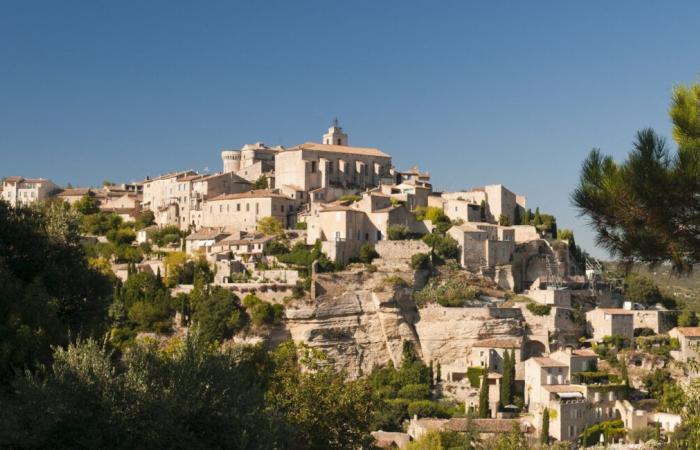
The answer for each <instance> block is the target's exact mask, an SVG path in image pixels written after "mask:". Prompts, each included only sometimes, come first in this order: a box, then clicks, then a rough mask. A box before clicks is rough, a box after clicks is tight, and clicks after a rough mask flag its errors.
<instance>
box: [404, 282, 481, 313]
mask: <svg viewBox="0 0 700 450" xmlns="http://www.w3.org/2000/svg"><path fill="white" fill-rule="evenodd" d="M479 295H481V289H480V288H479V287H477V286H474V285H473V284H471V282H470V281H469V280H467V279H465V278H462V277H450V278H448V279H447V280H444V281H437V280H431V282H430V283H428V285H426V286H425V287H423V289H421V290H420V291H418V292H416V293H415V294H414V298H415V300H416V304H418V306H423V305H427V304H430V303H438V304H439V305H441V306H446V307H462V306H465V305H468V304H469V303H470V302H471V301H472V300H475V299H477V298H478V297H479Z"/></svg>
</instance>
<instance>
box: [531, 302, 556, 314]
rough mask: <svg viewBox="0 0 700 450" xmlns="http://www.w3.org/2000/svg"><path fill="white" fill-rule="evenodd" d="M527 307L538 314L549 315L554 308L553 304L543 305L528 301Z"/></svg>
mask: <svg viewBox="0 0 700 450" xmlns="http://www.w3.org/2000/svg"><path fill="white" fill-rule="evenodd" d="M527 309H528V311H530V312H531V313H532V314H534V315H536V316H548V315H549V313H550V311H551V310H552V305H542V304H540V303H535V302H532V303H528V304H527Z"/></svg>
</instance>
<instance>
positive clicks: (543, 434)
mask: <svg viewBox="0 0 700 450" xmlns="http://www.w3.org/2000/svg"><path fill="white" fill-rule="evenodd" d="M540 444H543V445H547V444H549V409H548V408H545V409H544V411H542V427H541V428H540Z"/></svg>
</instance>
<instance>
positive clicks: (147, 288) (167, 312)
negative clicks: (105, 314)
mask: <svg viewBox="0 0 700 450" xmlns="http://www.w3.org/2000/svg"><path fill="white" fill-rule="evenodd" d="M114 302H119V303H121V304H122V305H123V307H124V309H125V311H126V318H128V321H126V323H125V324H124V325H123V326H125V327H127V328H131V329H134V330H138V331H156V332H165V331H167V330H168V329H169V328H170V323H171V315H172V313H173V311H174V308H173V302H172V299H171V297H170V292H169V291H168V289H167V288H166V287H165V286H164V285H163V284H162V282H160V281H159V280H158V277H157V276H156V275H153V274H152V273H147V272H142V273H135V274H131V275H129V278H128V279H127V280H126V282H125V283H124V286H123V287H122V288H121V289H120V290H119V291H118V292H115V298H114Z"/></svg>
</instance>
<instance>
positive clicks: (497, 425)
mask: <svg viewBox="0 0 700 450" xmlns="http://www.w3.org/2000/svg"><path fill="white" fill-rule="evenodd" d="M513 425H516V426H518V428H519V427H520V422H519V421H518V420H515V419H469V418H463V417H459V418H454V419H449V420H448V421H447V422H446V423H445V424H444V425H443V426H442V429H443V430H450V431H468V430H469V429H470V428H471V429H474V430H476V431H477V432H479V433H507V432H509V431H512V430H513Z"/></svg>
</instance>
